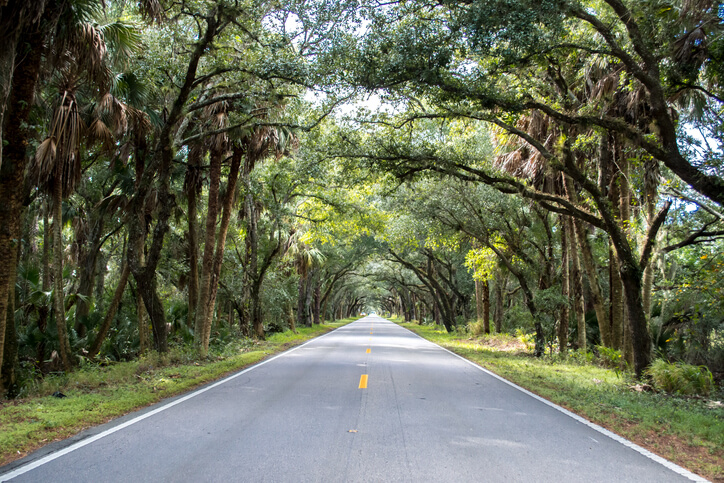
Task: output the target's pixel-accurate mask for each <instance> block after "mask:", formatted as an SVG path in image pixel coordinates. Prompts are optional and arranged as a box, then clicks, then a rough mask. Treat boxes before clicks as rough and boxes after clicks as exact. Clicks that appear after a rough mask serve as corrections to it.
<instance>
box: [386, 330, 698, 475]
mask: <svg viewBox="0 0 724 483" xmlns="http://www.w3.org/2000/svg"><path fill="white" fill-rule="evenodd" d="M393 323H394V322H393ZM395 325H397V324H395ZM397 326H398V327H400V328H402V329H405V328H404V327H401V326H400V325H397ZM405 330H407V331H408V332H410V333H412V334H414V335H415V336H417V337H419V338H420V339H422V340H424V341H427V342H429V343H430V344H433V345H435V346H437V347H439V348H440V349H442V350H444V351H445V352H448V353H450V354H452V355H454V356H455V357H457V358H458V359H462V360H463V361H465V362H467V363H468V364H470V365H471V366H473V367H475V368H477V369H480V370H481V371H483V372H484V373H486V374H488V375H489V376H492V377H494V378H495V379H497V380H499V381H501V382H504V383H505V384H507V385H509V386H511V387H514V388H515V389H517V390H519V391H520V392H522V393H525V394H527V395H528V396H530V397H532V398H533V399H536V400H538V401H540V402H542V403H543V404H545V405H547V406H550V407H552V408H553V409H556V410H558V411H560V412H562V413H563V414H565V415H566V416H569V417H571V418H573V419H575V420H576V421H578V422H579V423H581V424H585V425H586V426H588V427H589V428H591V429H593V430H595V431H598V432H599V433H601V434H603V435H604V436H608V437H609V438H611V439H613V440H614V441H617V442H619V443H621V444H622V445H624V446H626V447H628V448H631V449H632V450H634V451H636V452H638V453H640V454H641V455H643V456H645V457H647V458H649V459H651V460H653V461H655V462H657V463H659V464H661V465H663V466H665V467H666V468H668V469H670V470H671V471H673V472H675V473H678V474H679V475H681V476H683V477H685V478H688V479H689V480H691V481H697V482H709V480H707V479H705V478H703V477H701V476H699V475H697V474H695V473H692V472H691V471H689V470H687V469H686V468H682V467H681V466H679V465H677V464H676V463H672V462H671V461H669V460H667V459H665V458H662V457H661V456H659V455H657V454H654V453H652V452H651V451H649V450H647V449H646V448H642V447H641V446H639V445H637V444H636V443H634V442H632V441H629V440H627V439H626V438H623V437H621V436H619V435H618V434H616V433H613V432H611V431H609V430H608V429H606V428H604V427H603V426H599V425H598V424H596V423H592V422H591V421H589V420H588V419H585V418H583V417H581V416H579V415H578V414H575V413H572V412H571V411H569V410H568V409H566V408H563V407H561V406H559V405H557V404H555V403H552V402H551V401H549V400H547V399H545V398H543V397H541V396H539V395H537V394H535V393H532V392H530V391H529V390H527V389H524V388H522V387H520V386H519V385H517V384H515V383H513V382H510V381H509V380H507V379H505V378H503V377H501V376H499V375H497V374H495V373H494V372H491V371H489V370H488V369H486V368H484V367H482V366H480V365H478V364H476V363H475V362H473V361H471V360H468V359H466V358H464V357H463V356H461V355H460V354H456V353H454V352H453V351H451V350H449V349H446V348H444V347H442V346H441V345H438V344H435V343H434V342H432V341H429V340H427V339H425V338H424V337H422V336H421V335H419V334H415V332H413V331H411V330H409V329H405Z"/></svg>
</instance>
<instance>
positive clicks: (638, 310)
mask: <svg viewBox="0 0 724 483" xmlns="http://www.w3.org/2000/svg"><path fill="white" fill-rule="evenodd" d="M641 279H642V273H641V271H640V269H639V267H638V266H631V265H629V264H625V263H622V264H621V281H622V283H623V287H624V294H625V295H624V300H625V302H626V312H627V324H626V325H627V326H628V330H629V331H630V334H631V337H630V339H629V340H630V341H631V346H632V349H633V351H632V352H633V367H634V372H635V373H636V377H637V378H640V377H641V376H642V375H643V373H644V370H645V369H646V368H647V367H648V366H649V364H650V363H651V337H650V336H649V331H648V328H647V326H646V314H645V313H644V310H643V303H642V300H641V288H642V287H641Z"/></svg>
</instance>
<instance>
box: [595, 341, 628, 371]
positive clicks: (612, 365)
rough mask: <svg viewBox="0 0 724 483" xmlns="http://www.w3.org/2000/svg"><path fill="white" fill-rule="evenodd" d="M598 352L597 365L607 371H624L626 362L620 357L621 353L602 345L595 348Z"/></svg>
mask: <svg viewBox="0 0 724 483" xmlns="http://www.w3.org/2000/svg"><path fill="white" fill-rule="evenodd" d="M596 351H598V363H599V364H600V365H601V366H603V367H607V368H609V369H624V366H625V365H626V361H624V359H623V356H621V351H619V350H616V349H613V348H611V347H605V346H602V345H599V346H596Z"/></svg>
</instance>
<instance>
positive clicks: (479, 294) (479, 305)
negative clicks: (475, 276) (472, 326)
mask: <svg viewBox="0 0 724 483" xmlns="http://www.w3.org/2000/svg"><path fill="white" fill-rule="evenodd" d="M481 285H482V282H481V281H480V280H475V317H476V319H477V322H478V323H479V324H481V323H482V322H483V288H482V287H481Z"/></svg>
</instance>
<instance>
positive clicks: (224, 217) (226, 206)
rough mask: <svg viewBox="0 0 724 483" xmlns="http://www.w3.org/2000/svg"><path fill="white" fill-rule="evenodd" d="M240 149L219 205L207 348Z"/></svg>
mask: <svg viewBox="0 0 724 483" xmlns="http://www.w3.org/2000/svg"><path fill="white" fill-rule="evenodd" d="M241 157H242V151H241V149H240V148H237V149H234V154H233V156H232V158H231V169H230V170H229V176H228V178H227V182H226V194H225V195H224V201H223V204H222V207H221V225H220V226H219V234H218V235H217V237H216V250H215V251H214V264H213V271H212V273H211V280H210V284H209V299H208V302H207V306H208V307H209V309H208V310H207V311H206V319H205V320H204V345H205V347H206V348H207V349H208V347H209V339H210V337H211V321H212V315H213V313H214V306H215V305H216V295H217V293H218V291H219V279H220V277H221V266H222V264H223V262H224V249H225V247H226V235H227V233H228V232H229V223H230V222H231V213H232V211H233V206H234V201H235V200H236V183H237V181H238V179H239V168H240V166H241Z"/></svg>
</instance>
